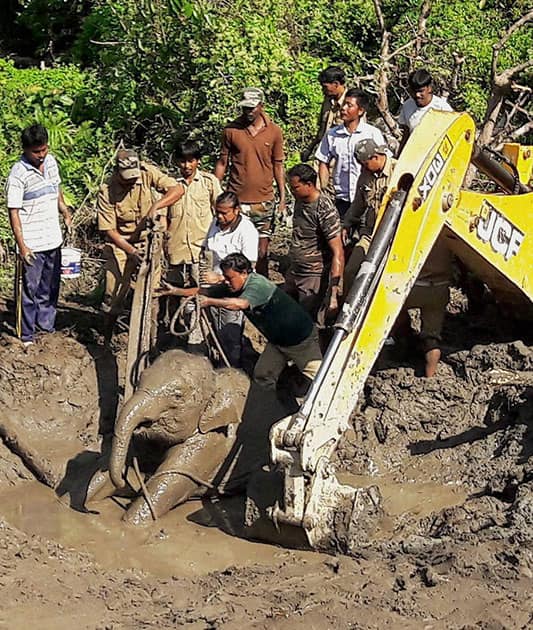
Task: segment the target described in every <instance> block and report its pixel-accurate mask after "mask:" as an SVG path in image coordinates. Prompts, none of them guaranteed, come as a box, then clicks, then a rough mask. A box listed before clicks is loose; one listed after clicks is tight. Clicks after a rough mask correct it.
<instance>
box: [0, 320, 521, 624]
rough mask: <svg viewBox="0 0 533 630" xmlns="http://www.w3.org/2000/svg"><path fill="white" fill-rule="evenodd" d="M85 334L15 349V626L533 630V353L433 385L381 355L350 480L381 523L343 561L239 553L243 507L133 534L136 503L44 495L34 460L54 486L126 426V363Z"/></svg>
mask: <svg viewBox="0 0 533 630" xmlns="http://www.w3.org/2000/svg"><path fill="white" fill-rule="evenodd" d="M81 332H83V334H81ZM81 332H80V329H79V328H76V327H74V328H72V327H70V328H69V329H63V331H62V332H58V333H56V334H54V335H50V336H47V337H44V338H41V339H39V341H38V343H37V344H36V346H35V347H32V348H30V349H29V350H28V351H24V350H23V349H22V347H21V346H20V345H19V344H18V343H17V342H13V341H12V339H11V338H10V337H9V336H8V335H4V336H2V338H1V339H0V366H1V367H0V381H1V383H0V385H1V389H0V391H1V393H0V397H1V398H0V401H1V414H2V415H1V418H2V423H3V426H7V427H8V428H10V431H11V432H10V435H15V436H18V437H19V438H20V439H19V442H18V443H16V441H15V442H14V441H13V440H11V441H10V439H9V435H8V436H7V437H6V438H5V441H4V442H3V443H1V444H0V505H1V506H2V507H1V508H0V517H1V520H0V566H1V567H2V570H1V571H0V587H1V589H2V594H3V595H4V597H3V602H2V604H3V605H2V610H1V612H0V627H2V628H9V629H11V628H26V627H27V626H28V624H32V623H35V624H38V625H39V627H41V628H72V627H79V628H99V629H100V628H101V629H102V630H103V629H104V628H113V629H118V628H121V629H122V628H132V629H133V628H151V627H153V628H173V627H181V626H185V627H188V628H194V629H196V628H198V629H199V628H205V629H207V628H221V627H224V628H276V629H277V628H289V627H290V628H307V629H309V628H317V629H318V628H320V629H322V628H330V627H338V628H383V627H391V628H428V629H429V628H463V629H466V628H469V629H470V628H486V629H489V628H490V629H499V628H528V627H530V626H531V624H532V623H533V616H532V613H531V603H530V594H531V590H532V588H533V550H532V542H533V431H532V417H533V382H532V378H531V376H532V373H533V351H532V348H531V347H529V346H526V345H525V344H524V343H522V342H518V341H512V342H508V341H505V342H501V343H485V342H484V341H485V340H484V339H483V335H480V336H478V338H480V339H481V340H482V341H483V343H479V344H478V345H474V346H473V347H469V345H468V344H464V345H463V349H458V348H457V347H456V348H451V349H448V356H447V359H446V363H445V364H443V365H442V369H441V370H440V372H439V375H438V376H437V377H436V378H435V379H431V380H427V379H423V378H419V377H417V376H415V368H414V367H413V366H412V365H410V364H409V363H408V362H401V361H398V359H397V358H395V357H394V356H393V355H390V356H388V355H384V356H383V357H382V358H381V360H380V364H379V369H378V370H376V371H375V373H374V374H373V376H372V377H371V378H370V379H369V381H368V384H367V387H366V389H365V396H364V400H363V401H362V404H361V407H360V408H359V409H358V411H357V413H355V414H354V416H353V419H352V430H351V431H350V432H349V434H348V435H347V436H346V438H345V439H344V440H343V442H342V444H341V448H340V450H339V453H338V456H337V464H338V467H339V471H340V472H339V476H341V477H342V478H343V479H345V480H347V481H350V482H351V483H354V484H359V485H365V484H367V485H369V484H377V485H378V486H379V487H380V490H381V493H382V495H383V497H384V516H383V518H382V520H381V521H380V523H379V524H378V527H377V528H376V531H375V532H373V534H372V535H371V536H370V538H369V539H368V540H365V541H364V542H362V543H361V544H360V545H359V546H358V547H357V548H354V549H353V550H352V553H353V556H352V557H348V556H339V557H334V556H326V555H323V554H318V553H314V552H309V551H293V550H287V549H281V548H279V547H274V546H270V545H266V544H263V543H257V542H251V541H246V540H243V539H242V538H241V537H240V534H241V533H242V531H241V528H240V522H241V519H242V510H243V502H242V499H241V498H239V497H237V498H233V499H226V500H223V501H214V502H204V503H201V502H198V501H196V502H193V503H190V504H188V505H186V506H183V507H181V508H178V509H177V510H174V511H172V512H170V513H169V514H168V515H167V516H166V517H164V518H163V519H161V520H160V521H158V522H157V523H155V524H154V525H153V526H152V527H150V528H148V529H146V530H143V531H142V532H138V531H137V532H135V531H132V530H129V529H126V528H124V527H123V526H122V525H121V524H120V516H121V515H122V513H123V505H124V504H123V502H122V500H119V499H117V500H106V501H104V502H102V503H101V504H99V505H98V506H97V511H96V510H95V511H94V512H90V513H83V512H80V511H74V510H72V509H70V508H69V507H68V506H67V505H66V504H65V503H64V502H62V501H60V500H59V498H58V497H57V495H56V494H55V493H54V492H53V491H52V490H51V489H49V488H47V487H46V486H45V485H43V484H42V483H39V482H37V481H35V476H34V474H32V472H31V469H32V457H33V458H35V460H36V459H38V462H37V463H38V464H39V465H41V466H44V468H45V469H46V470H49V473H50V477H49V478H48V479H45V481H47V483H48V484H49V485H50V486H55V485H57V482H58V480H61V478H62V475H64V474H65V471H67V472H68V470H67V469H68V466H67V462H68V461H69V460H72V459H74V460H76V457H77V456H79V453H85V454H86V456H91V454H93V453H97V452H98V451H99V450H100V447H101V443H102V439H103V437H102V435H104V436H105V435H106V434H107V433H108V432H109V430H110V428H111V422H112V419H113V418H114V414H115V407H116V404H117V393H119V392H120V385H121V372H120V368H121V365H122V358H121V357H122V355H121V354H120V352H118V353H113V354H112V353H104V352H103V350H102V349H101V347H100V346H98V344H97V343H95V341H97V335H88V334H87V330H84V331H81ZM463 334H464V335H465V336H467V335H466V333H463ZM459 337H460V336H459V335H457V336H456V337H455V339H458V338H459ZM464 348H469V349H464ZM8 445H9V448H8ZM13 451H15V452H16V453H20V454H21V455H22V458H21V457H19V456H18V455H16V454H14V452H13ZM71 465H72V464H71Z"/></svg>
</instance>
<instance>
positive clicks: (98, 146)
mask: <svg viewBox="0 0 533 630" xmlns="http://www.w3.org/2000/svg"><path fill="white" fill-rule="evenodd" d="M98 90H99V88H98V83H97V81H96V77H95V75H94V73H90V72H82V71H80V70H79V69H78V68H76V67H74V66H65V67H61V68H53V69H47V70H37V69H29V70H19V69H17V68H15V67H14V66H13V64H12V63H11V62H8V61H5V60H2V59H0V100H1V102H2V117H1V119H0V178H1V180H2V190H3V183H4V181H5V178H6V176H7V174H8V173H9V169H10V168H11V166H12V164H13V163H14V162H15V161H16V160H17V159H18V158H19V157H20V154H21V146H20V133H21V131H22V130H23V129H24V128H25V127H27V126H28V125H31V124H33V123H35V122H39V123H41V124H43V125H45V127H46V128H47V129H48V133H49V137H50V140H49V144H50V150H51V152H52V153H53V154H54V155H55V156H56V158H57V159H58V162H59V166H60V170H61V177H62V180H63V189H64V191H65V197H66V200H67V202H68V203H71V204H72V205H78V204H79V203H80V202H81V201H82V200H83V198H84V197H85V195H86V194H87V192H88V191H90V190H94V188H95V187H96V186H97V180H96V178H97V177H99V175H100V173H101V170H102V167H103V164H104V163H105V161H106V159H107V155H108V152H109V150H110V145H112V132H111V129H110V128H109V126H106V125H100V124H99V125H96V124H95V122H94V121H93V120H91V119H89V118H88V117H87V114H88V113H91V111H92V109H93V108H92V106H91V105H90V102H91V100H93V99H94V97H95V94H96V93H97V92H98ZM2 203H3V202H2ZM3 205H4V204H3ZM10 237H11V233H10V230H9V228H8V226H7V223H6V216H5V213H2V222H0V239H2V240H9V239H10Z"/></svg>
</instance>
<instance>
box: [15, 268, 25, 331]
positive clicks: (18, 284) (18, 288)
mask: <svg viewBox="0 0 533 630" xmlns="http://www.w3.org/2000/svg"><path fill="white" fill-rule="evenodd" d="M22 265H23V262H22V258H21V257H20V256H17V260H16V262H15V304H16V313H15V331H16V333H17V337H18V338H19V339H20V338H21V337H22Z"/></svg>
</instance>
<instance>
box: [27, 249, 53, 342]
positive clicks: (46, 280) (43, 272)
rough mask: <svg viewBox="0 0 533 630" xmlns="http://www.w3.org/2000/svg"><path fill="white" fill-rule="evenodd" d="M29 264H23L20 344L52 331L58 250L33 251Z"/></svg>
mask: <svg viewBox="0 0 533 630" xmlns="http://www.w3.org/2000/svg"><path fill="white" fill-rule="evenodd" d="M35 257H36V258H35V260H34V262H33V264H32V265H28V264H26V263H25V262H24V263H23V271H22V337H21V338H22V341H32V340H33V336H34V335H35V332H36V331H43V332H54V326H55V323H56V310H57V299H58V297H59V283H60V281H61V248H60V247H57V248H56V249H51V250H48V251H46V252H35Z"/></svg>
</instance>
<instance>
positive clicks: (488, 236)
mask: <svg viewBox="0 0 533 630" xmlns="http://www.w3.org/2000/svg"><path fill="white" fill-rule="evenodd" d="M485 203H486V202H485ZM487 206H488V208H489V213H488V215H487V217H486V218H485V219H484V220H480V221H479V223H478V224H477V236H478V238H479V239H480V240H481V241H483V242H484V243H490V246H491V247H492V249H493V250H494V251H495V252H496V253H497V254H501V255H502V256H503V257H504V258H505V260H509V258H511V256H516V254H517V253H518V250H519V249H520V245H521V244H522V241H523V240H524V234H523V233H522V232H520V230H519V229H518V228H516V227H515V226H514V225H513V224H512V223H510V222H509V221H508V220H507V219H506V218H505V217H504V216H503V215H501V214H500V213H499V212H498V211H497V210H496V208H494V207H493V206H490V205H489V204H487Z"/></svg>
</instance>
